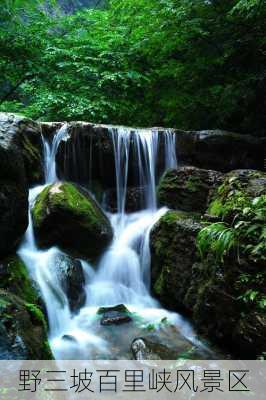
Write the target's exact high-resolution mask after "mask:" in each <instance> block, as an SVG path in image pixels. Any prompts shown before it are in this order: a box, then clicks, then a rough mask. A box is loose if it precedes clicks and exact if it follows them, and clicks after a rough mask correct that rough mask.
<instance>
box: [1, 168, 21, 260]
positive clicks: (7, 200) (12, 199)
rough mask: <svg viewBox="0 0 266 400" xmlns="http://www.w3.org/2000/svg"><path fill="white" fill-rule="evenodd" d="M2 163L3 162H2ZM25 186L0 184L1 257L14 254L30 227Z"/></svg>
mask: <svg viewBox="0 0 266 400" xmlns="http://www.w3.org/2000/svg"><path fill="white" fill-rule="evenodd" d="M0 163H1V161H0ZM27 194H28V193H27V190H26V187H25V186H22V185H19V184H15V183H9V182H1V183H0V257H1V258H2V257H5V256H6V255H8V254H9V253H11V252H13V251H14V250H15V249H16V247H17V246H18V244H19V243H20V241H21V239H22V237H23V235H24V233H25V231H26V229H27V226H28V196H27Z"/></svg>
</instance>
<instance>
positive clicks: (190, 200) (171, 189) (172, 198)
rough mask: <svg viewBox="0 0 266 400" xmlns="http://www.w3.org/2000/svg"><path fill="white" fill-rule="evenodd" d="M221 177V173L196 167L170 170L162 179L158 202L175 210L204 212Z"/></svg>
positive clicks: (158, 191)
mask: <svg viewBox="0 0 266 400" xmlns="http://www.w3.org/2000/svg"><path fill="white" fill-rule="evenodd" d="M221 177H222V174H221V173H220V172H217V171H212V170H206V169H200V168H195V167H181V168H178V169H170V170H168V171H166V172H165V174H164V175H163V176H162V178H161V179H160V182H159V186H158V190H157V193H158V200H159V202H160V204H161V205H164V206H167V207H169V208H171V209H174V210H184V211H197V212H204V211H205V210H206V208H207V203H208V198H209V195H210V192H211V191H212V190H213V189H214V187H215V186H217V185H218V184H219V182H220V181H221Z"/></svg>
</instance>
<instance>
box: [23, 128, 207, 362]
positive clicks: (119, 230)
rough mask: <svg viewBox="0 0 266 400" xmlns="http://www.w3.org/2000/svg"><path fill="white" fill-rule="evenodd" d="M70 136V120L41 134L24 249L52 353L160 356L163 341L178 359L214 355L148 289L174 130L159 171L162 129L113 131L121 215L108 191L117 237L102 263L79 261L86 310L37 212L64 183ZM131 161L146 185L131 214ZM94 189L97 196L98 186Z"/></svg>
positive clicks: (65, 356)
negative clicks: (62, 164) (73, 297)
mask: <svg viewBox="0 0 266 400" xmlns="http://www.w3.org/2000/svg"><path fill="white" fill-rule="evenodd" d="M67 135H68V125H67V124H65V125H64V126H62V127H61V128H60V129H59V130H58V132H57V133H56V134H55V136H54V138H53V141H52V143H49V141H48V140H46V139H43V145H44V170H45V171H44V172H45V174H44V175H45V184H44V185H42V186H37V187H35V188H33V189H31V190H30V194H29V227H28V230H27V232H26V235H25V238H24V242H23V243H22V245H21V247H20V249H19V255H20V256H21V258H22V259H23V261H24V262H25V264H26V265H27V267H28V270H29V273H30V275H31V277H32V279H33V280H34V281H35V282H36V283H37V285H38V287H39V289H40V292H41V295H42V298H43V300H44V302H45V306H46V310H47V315H48V320H49V341H50V345H51V349H52V351H53V354H54V357H55V358H56V359H119V358H120V359H128V358H132V357H135V358H138V359H139V358H142V357H144V358H145V357H152V356H151V355H150V356H147V348H152V349H154V348H155V350H150V353H151V352H152V353H154V354H155V355H154V357H155V358H156V357H160V356H159V353H160V348H161V347H162V346H164V349H165V350H164V354H165V355H164V357H167V358H177V357H178V356H179V355H180V354H181V353H185V352H187V351H191V349H193V351H194V353H195V357H197V358H212V357H213V354H214V353H213V352H212V351H211V350H209V349H208V348H207V347H206V346H205V345H203V344H202V343H201V342H200V341H199V340H198V339H197V337H196V335H195V333H194V331H193V328H192V327H191V325H190V324H189V323H188V322H187V321H186V320H185V319H184V318H182V317H181V316H180V315H179V314H176V313H173V312H168V311H166V310H165V309H163V308H161V306H160V304H159V303H158V302H157V301H156V300H155V299H154V298H153V297H152V295H151V293H150V249H149V234H150V231H151V228H152V226H153V225H154V224H155V223H156V221H158V219H159V218H160V217H161V216H162V215H163V214H164V213H165V212H166V211H167V209H166V208H158V207H157V202H156V183H157V181H158V178H159V175H160V174H162V172H163V171H164V170H166V169H168V168H174V167H176V166H177V159H176V153H175V147H176V145H175V135H174V134H173V133H171V132H170V131H169V132H165V133H164V134H163V147H164V149H163V150H164V165H163V167H162V170H161V171H158V170H157V165H156V161H157V152H158V143H159V139H160V140H161V139H162V138H159V136H160V133H159V132H158V131H157V130H151V129H150V130H148V129H147V130H145V129H139V130H135V131H132V130H130V129H129V128H109V135H110V138H111V140H112V143H113V151H114V157H115V177H116V201H117V212H116V213H110V212H108V211H107V209H108V208H107V207H106V206H107V204H106V202H108V200H106V198H105V196H102V203H101V204H100V205H99V206H101V208H102V209H103V210H104V212H105V214H106V216H107V217H108V219H109V220H110V223H111V226H112V229H113V239H112V242H111V244H110V245H109V246H108V247H107V249H106V250H105V251H104V252H103V254H102V255H101V257H100V258H99V259H98V260H97V262H96V265H92V264H91V263H89V262H88V261H85V260H82V259H80V260H78V262H79V265H80V268H81V269H82V273H83V275H84V285H83V286H84V287H83V289H84V293H85V295H84V299H83V301H82V302H81V306H80V307H78V308H77V309H75V310H73V309H72V308H71V302H70V299H69V297H68V295H67V291H66V290H65V287H64V284H63V282H62V279H61V278H60V274H59V273H58V269H57V268H56V267H55V265H56V264H58V262H59V260H62V259H64V257H68V256H67V255H66V254H65V253H64V252H63V251H62V250H61V249H59V248H57V247H51V248H49V249H48V250H42V249H40V248H39V247H38V244H37V243H36V238H35V234H34V229H33V220H32V215H31V209H32V207H33V205H34V203H35V200H36V198H37V196H38V195H39V194H40V193H41V192H42V191H43V189H45V188H46V187H47V186H48V185H49V184H54V183H56V182H58V181H59V179H58V177H57V173H56V153H57V149H58V146H59V144H60V142H61V141H63V140H65V138H66V137H67ZM88 157H90V154H88ZM132 158H134V162H135V165H136V166H137V170H136V171H135V172H136V176H137V178H136V179H137V181H138V182H137V184H138V187H141V188H143V195H142V196H141V207H140V210H138V211H134V212H132V213H127V212H126V201H127V196H126V195H127V188H128V186H127V184H128V172H129V162H130V159H132ZM106 168H108V165H106ZM84 190H85V189H84ZM90 190H91V192H92V195H95V193H94V192H93V187H92V188H90ZM88 246H90V243H89V242H88ZM70 279H72V278H71V277H70ZM71 284H73V285H74V283H73V282H71ZM122 305H123V306H122ZM138 338H141V339H138ZM139 343H141V344H142V346H144V347H145V349H146V350H145V352H146V356H145V355H141V354H142V353H141V352H140V351H139V350H138V351H137V353H136V351H135V350H134V349H135V348H136V345H137V344H139ZM166 349H167V350H166ZM135 353H136V354H135Z"/></svg>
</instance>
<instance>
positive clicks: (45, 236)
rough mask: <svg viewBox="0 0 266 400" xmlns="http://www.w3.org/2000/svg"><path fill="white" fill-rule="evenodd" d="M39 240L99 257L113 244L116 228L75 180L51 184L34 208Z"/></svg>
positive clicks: (47, 245)
mask: <svg viewBox="0 0 266 400" xmlns="http://www.w3.org/2000/svg"><path fill="white" fill-rule="evenodd" d="M32 216H33V225H34V229H35V232H36V237H37V240H38V242H39V244H40V245H41V246H43V247H49V246H53V245H54V246H56V245H58V246H59V247H62V248H63V249H66V251H69V252H70V253H73V254H74V255H75V254H76V255H78V256H81V257H82V256H83V257H85V258H89V259H95V258H96V257H97V256H99V255H100V254H101V252H102V250H103V249H104V248H105V247H106V246H107V245H108V244H109V242H110V240H111V238H112V228H111V225H110V222H109V220H108V219H107V217H106V216H105V215H104V213H103V212H102V211H101V209H100V208H99V206H98V205H97V203H96V202H95V201H94V200H93V198H92V197H91V196H90V195H89V193H87V192H86V191H84V190H83V189H82V190H81V189H80V188H79V187H78V186H76V185H74V184H72V183H56V184H53V185H49V186H47V187H46V188H45V189H44V190H43V191H42V192H41V193H40V194H39V196H38V197H37V199H36V202H35V205H34V207H33V209H32Z"/></svg>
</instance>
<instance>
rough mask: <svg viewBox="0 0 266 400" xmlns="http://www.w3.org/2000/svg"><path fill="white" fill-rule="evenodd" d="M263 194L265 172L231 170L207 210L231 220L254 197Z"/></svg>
mask: <svg viewBox="0 0 266 400" xmlns="http://www.w3.org/2000/svg"><path fill="white" fill-rule="evenodd" d="M263 194H266V173H265V172H262V171H255V170H235V171H231V172H229V173H228V174H226V175H224V177H223V181H222V184H221V185H220V186H218V187H217V189H216V190H215V191H214V193H213V195H212V198H211V199H210V204H209V207H208V210H207V212H208V214H210V215H214V216H218V217H220V218H222V219H225V220H228V221H229V222H230V221H232V220H233V218H234V217H235V216H236V215H237V214H238V213H239V211H242V210H243V209H244V208H245V207H246V206H248V205H249V203H250V201H251V200H252V199H254V198H255V197H258V196H261V195H263Z"/></svg>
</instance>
